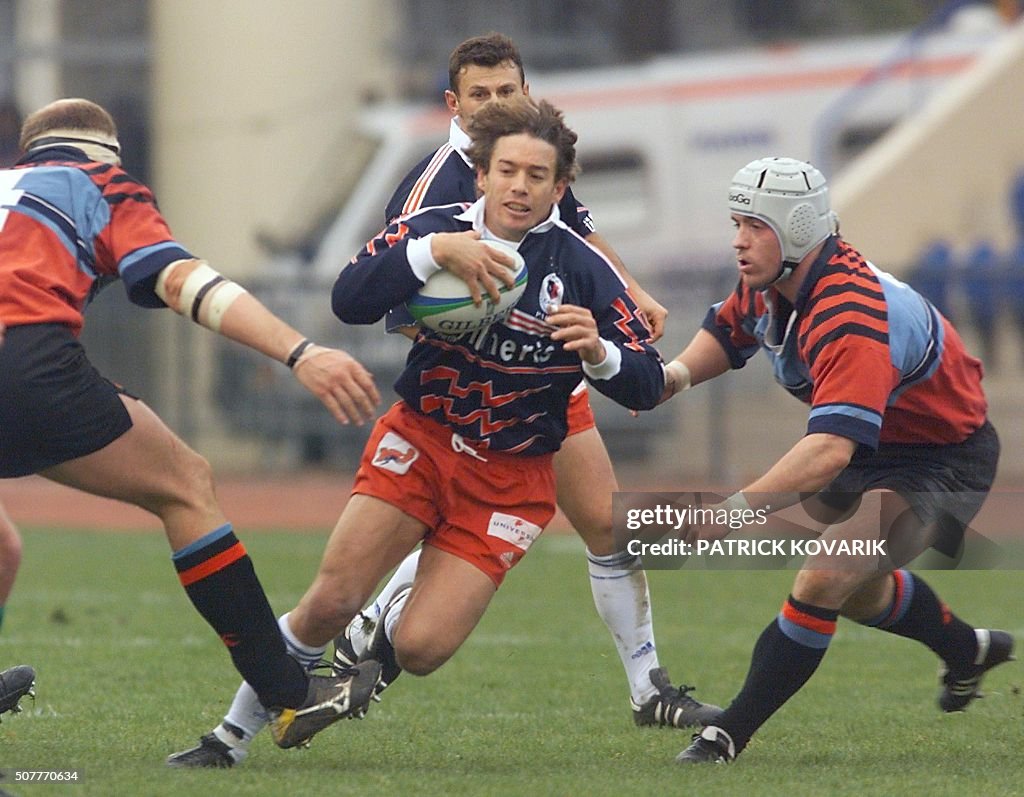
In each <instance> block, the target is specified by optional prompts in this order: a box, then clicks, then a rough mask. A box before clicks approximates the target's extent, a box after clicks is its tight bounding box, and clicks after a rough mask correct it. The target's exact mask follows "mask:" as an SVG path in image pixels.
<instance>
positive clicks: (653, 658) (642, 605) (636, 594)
mask: <svg viewBox="0 0 1024 797" xmlns="http://www.w3.org/2000/svg"><path fill="white" fill-rule="evenodd" d="M635 560H636V557H634V556H633V555H631V554H629V553H626V552H625V551H622V552H621V553H616V554H611V555H610V556H595V555H594V554H592V553H591V552H590V551H589V550H588V551H587V569H588V571H589V572H590V591H591V593H592V594H593V596H594V606H595V607H597V613H598V615H600V617H601V619H602V620H604V624H605V625H606V626H607V627H608V630H609V631H610V632H611V635H612V639H614V640H615V648H616V649H617V650H618V652H619V659H621V661H622V666H623V668H624V669H625V670H626V678H627V679H628V680H629V692H630V696H631V697H632V698H633V702H634V703H636V704H637V705H638V706H641V705H643V704H644V703H646V702H647V701H648V700H650V699H651V698H652V697H654V695H655V694H657V690H656V689H655V688H654V685H653V684H652V683H651V679H650V675H649V673H650V671H651V670H653V669H655V668H656V667H658V666H659V665H658V651H657V648H656V646H655V644H654V627H653V626H654V621H653V619H652V618H651V597H650V593H649V591H648V589H647V574H646V573H644V571H643V570H641V569H640V568H636V569H635V570H634V569H629V567H630V565H632V564H633V563H634V562H635Z"/></svg>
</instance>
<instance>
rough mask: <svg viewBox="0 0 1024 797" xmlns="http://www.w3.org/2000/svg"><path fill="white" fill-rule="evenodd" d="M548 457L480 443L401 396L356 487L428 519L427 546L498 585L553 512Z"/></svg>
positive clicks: (373, 438)
mask: <svg viewBox="0 0 1024 797" xmlns="http://www.w3.org/2000/svg"><path fill="white" fill-rule="evenodd" d="M551 457H552V455H551V454H543V455H541V456H535V457H528V456H521V455H515V454H505V453H503V452H494V451H488V450H486V449H478V448H477V447H476V446H474V445H473V442H472V441H469V440H464V439H463V438H461V437H460V436H459V435H457V434H453V432H452V430H451V429H449V428H447V427H445V426H442V425H441V424H439V423H437V422H435V421H433V420H431V419H430V418H428V417H426V416H425V415H421V414H419V413H418V412H416V411H415V410H413V409H412V408H410V407H409V406H408V405H407V404H406V403H405V402H404V401H399V402H397V403H396V404H394V405H393V406H392V407H391V409H389V410H388V411H387V413H385V414H384V415H383V416H382V417H381V418H380V419H379V420H378V421H377V423H376V424H375V426H374V428H373V431H372V432H371V434H370V439H369V440H368V441H367V443H366V448H365V449H363V456H362V460H361V461H360V464H359V471H358V472H357V473H356V478H355V485H354V486H353V488H352V492H353V493H358V494H360V495H369V496H373V497H374V498H379V499H380V500H382V501H386V502H387V503H389V504H391V505H392V506H395V507H398V508H399V509H401V510H402V511H403V512H405V513H406V514H408V515H411V516H412V517H414V518H416V519H417V520H419V521H420V522H422V523H424V524H425V525H426V526H427V534H426V536H425V537H424V540H423V542H424V544H426V545H433V546H434V547H435V548H438V549H440V550H442V551H446V552H448V553H450V554H452V555H453V556H457V557H459V558H460V559H463V560H465V561H467V562H469V563H470V564H471V565H473V566H474V567H476V568H477V569H479V570H481V571H482V572H484V573H485V574H486V575H487V576H489V577H490V578H491V580H492V581H493V582H494V584H495V586H500V585H501V582H502V581H503V580H504V578H505V574H506V573H507V572H508V571H509V570H510V569H511V568H512V567H514V566H515V565H516V564H517V563H518V562H519V560H520V559H522V558H523V556H524V555H525V554H526V551H527V550H528V549H529V547H530V545H531V544H532V543H533V541H534V540H535V539H537V537H539V536H540V533H541V532H542V531H543V530H544V527H545V526H546V525H547V524H548V523H549V522H550V521H551V518H552V517H553V516H554V514H555V476H554V471H553V470H552V467H551Z"/></svg>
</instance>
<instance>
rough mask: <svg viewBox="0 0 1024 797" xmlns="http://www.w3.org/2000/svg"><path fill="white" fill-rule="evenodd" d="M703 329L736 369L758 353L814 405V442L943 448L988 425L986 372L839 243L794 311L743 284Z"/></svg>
mask: <svg viewBox="0 0 1024 797" xmlns="http://www.w3.org/2000/svg"><path fill="white" fill-rule="evenodd" d="M704 329H706V330H707V331H708V332H710V333H711V334H712V335H714V336H715V337H716V338H717V339H718V341H719V343H721V345H722V347H723V348H724V349H725V352H726V354H728V356H729V360H730V363H731V365H732V367H733V368H740V367H742V366H743V365H744V364H745V363H746V361H747V360H748V359H750V358H751V357H752V356H753V355H754V354H755V353H756V352H757V351H758V349H762V350H764V351H765V352H766V353H767V354H768V357H769V358H770V359H771V361H772V368H773V371H774V375H775V379H776V381H777V382H779V383H780V384H781V385H782V386H783V387H785V388H786V389H787V390H789V391H790V392H791V393H792V394H793V395H795V396H797V397H798V398H800V399H801V400H803V401H805V402H807V403H809V404H810V405H811V413H810V418H809V420H808V423H807V433H808V434H812V433H815V432H827V433H830V434H836V435H841V436H842V437H846V438H849V439H851V440H854V441H856V442H857V443H860V444H863V445H867V446H870V447H872V448H877V446H878V444H879V443H925V444H946V443H959V442H962V441H963V440H965V439H966V438H967V437H968V436H969V435H970V434H971V433H972V432H974V431H975V430H976V429H978V428H979V427H980V426H981V425H982V424H983V423H984V422H985V416H986V412H987V402H986V399H985V393H984V391H983V390H982V387H981V377H982V368H981V362H980V361H978V360H977V359H976V358H974V357H971V356H970V355H969V354H968V353H967V351H966V349H965V348H964V344H963V341H962V340H961V338H960V336H959V334H958V333H957V331H956V330H955V329H954V328H953V326H952V325H951V324H950V323H949V321H948V320H946V319H945V318H944V317H943V316H942V314H941V313H939V311H938V310H936V309H935V307H934V306H932V305H931V303H929V302H928V301H927V300H926V299H925V298H924V297H922V296H921V295H920V294H919V293H917V292H916V291H914V290H913V289H912V288H910V287H909V286H908V285H906V284H904V283H902V282H900V281H899V280H897V279H895V278H894V277H893V276H892V275H890V274H886V273H885V272H883V271H880V270H879V269H877V268H875V266H874V265H872V264H871V263H869V262H867V261H866V260H864V258H863V257H862V256H861V255H860V254H859V253H858V252H857V251H856V250H855V249H853V248H852V247H851V246H849V244H847V243H846V242H845V241H843V240H841V239H839V238H836V237H833V238H831V239H829V240H828V242H827V243H826V245H825V247H824V249H823V251H822V253H821V254H820V255H819V257H818V258H817V259H816V260H815V262H814V263H813V265H812V266H811V269H810V271H809V273H808V275H807V278H806V279H805V280H804V282H803V284H802V285H801V286H800V290H799V291H798V293H797V297H796V302H795V303H794V304H792V305H791V304H790V303H789V302H788V301H787V300H786V298H785V297H783V296H782V295H781V294H779V293H778V291H777V290H775V289H774V288H769V289H768V290H766V291H754V290H751V289H749V288H747V287H745V286H744V285H743V284H742V282H741V283H740V284H739V285H738V286H737V288H736V290H735V291H734V292H733V293H732V294H731V295H730V296H729V298H728V299H726V300H725V301H724V302H721V303H719V304H717V305H715V306H713V307H712V308H711V310H710V311H709V312H708V315H707V317H706V318H705V320H704Z"/></svg>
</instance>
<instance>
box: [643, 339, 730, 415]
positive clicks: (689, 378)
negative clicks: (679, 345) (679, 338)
mask: <svg viewBox="0 0 1024 797" xmlns="http://www.w3.org/2000/svg"><path fill="white" fill-rule="evenodd" d="M729 368H730V364H729V355H727V354H726V353H725V350H724V349H723V348H722V345H721V344H720V343H719V342H718V341H717V340H716V339H715V336H714V335H712V334H711V333H710V332H707V331H705V330H703V329H701V330H699V331H698V332H697V334H696V335H694V337H693V340H691V341H690V343H689V344H688V345H687V347H686V348H685V349H683V351H682V352H681V353H680V354H679V356H678V357H676V358H675V359H674V360H671V361H670V362H668V363H666V364H665V392H664V393H663V394H662V396H661V401H660V402H659V403H660V404H663V403H664V402H666V401H668V400H669V399H670V398H672V397H673V396H674V395H675V394H676V393H682V392H683V391H684V390H686V389H687V388H690V387H693V386H694V385H699V384H700V383H701V382H706V381H707V380H709V379H714V378H715V377H716V376H720V375H721V374H724V373H725V372H726V371H728V370H729Z"/></svg>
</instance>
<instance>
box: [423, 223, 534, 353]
mask: <svg viewBox="0 0 1024 797" xmlns="http://www.w3.org/2000/svg"><path fill="white" fill-rule="evenodd" d="M483 243H485V244H487V245H488V246H490V247H491V248H493V249H497V250H498V251H499V252H503V253H505V254H507V255H509V256H511V257H512V258H513V260H514V261H515V265H514V266H513V267H512V270H513V271H515V276H516V279H515V284H514V285H513V286H512V287H511V288H508V287H506V286H505V285H504V283H500V284H499V286H498V289H499V293H500V301H498V302H497V303H495V302H494V301H493V300H492V299H491V298H490V297H489V296H488V295H487V294H484V300H483V302H481V303H480V305H479V306H477V305H475V304H473V297H472V296H470V294H469V286H467V285H466V283H465V282H464V281H463V280H461V279H460V278H459V277H456V276H455V275H454V274H452V273H451V272H450V271H448V270H447V269H441V271H439V272H437V273H436V274H432V275H431V276H430V277H428V278H427V281H426V282H425V283H424V284H423V287H422V288H420V289H419V291H417V292H416V294H415V295H414V296H413V297H412V299H410V300H409V301H408V302H407V303H406V304H407V306H408V308H409V312H410V313H412V317H413V318H415V319H416V321H417V322H419V323H420V324H422V325H423V326H425V327H428V328H429V329H433V330H434V331H435V332H440V333H441V334H442V335H464V334H466V333H467V332H477V331H479V330H481V329H484V328H485V327H489V326H490V325H491V324H493V323H495V322H497V321H503V320H504V319H505V318H507V317H508V314H509V313H511V312H512V308H513V307H515V305H516V302H518V301H519V297H520V296H522V295H523V291H524V290H526V279H527V276H528V275H527V271H526V261H525V260H523V256H522V255H521V254H519V252H517V251H516V250H515V248H514V247H512V246H510V245H509V244H506V243H502V242H500V241H483Z"/></svg>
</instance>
